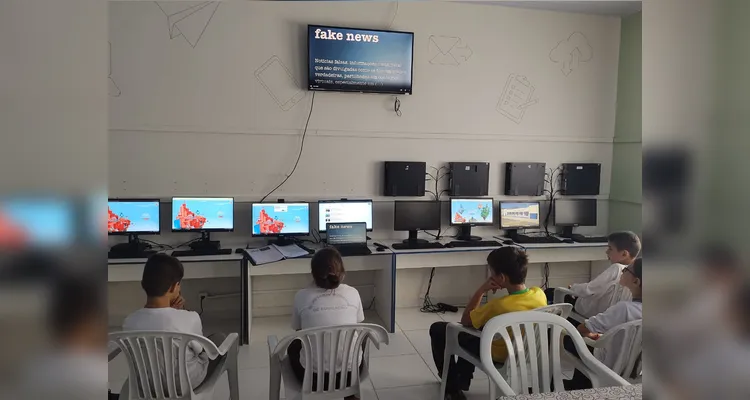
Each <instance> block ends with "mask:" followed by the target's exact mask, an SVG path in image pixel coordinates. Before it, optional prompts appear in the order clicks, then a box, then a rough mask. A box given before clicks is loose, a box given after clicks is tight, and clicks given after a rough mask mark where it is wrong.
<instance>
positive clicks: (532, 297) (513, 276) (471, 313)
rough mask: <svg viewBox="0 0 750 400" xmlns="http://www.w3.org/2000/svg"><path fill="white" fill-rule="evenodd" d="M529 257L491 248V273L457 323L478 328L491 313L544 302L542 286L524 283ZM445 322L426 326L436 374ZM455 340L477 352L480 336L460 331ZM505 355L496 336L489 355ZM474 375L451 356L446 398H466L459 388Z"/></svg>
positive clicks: (440, 366) (510, 249)
mask: <svg viewBox="0 0 750 400" xmlns="http://www.w3.org/2000/svg"><path fill="white" fill-rule="evenodd" d="M528 263H529V258H528V256H527V255H526V253H525V252H524V251H523V250H521V249H520V248H518V247H501V248H499V249H495V250H493V251H492V252H491V253H490V254H489V255H488V256H487V265H488V266H489V269H490V273H491V276H490V278H489V279H487V281H486V282H485V283H484V284H482V286H480V287H479V289H477V291H476V293H474V295H473V296H472V297H471V299H470V300H469V302H468V304H467V305H466V309H465V310H464V314H463V316H462V317H461V325H464V326H466V327H470V328H475V329H482V327H484V325H485V324H486V323H487V322H488V321H489V320H490V319H492V318H493V317H496V316H498V315H501V314H505V313H509V312H514V311H529V310H533V309H535V308H539V307H544V306H546V305H547V297H546V296H545V295H544V292H543V291H542V289H540V288H538V287H531V288H527V287H526V284H525V282H526V273H527V271H528V268H527V266H528ZM498 289H507V290H508V295H507V296H505V297H501V298H497V299H493V300H491V301H489V302H488V303H487V304H485V305H483V306H480V302H481V301H482V297H484V295H485V293H487V292H488V291H490V290H491V291H493V293H494V292H495V291H497V290H498ZM447 324H448V323H447V322H436V323H434V324H432V326H430V338H431V341H432V358H433V360H434V361H435V366H436V367H437V370H438V373H439V374H440V376H442V375H443V357H444V356H445V330H446V325H447ZM458 342H459V344H460V345H461V347H463V348H464V349H465V350H466V351H468V352H470V353H473V354H476V355H479V342H480V339H479V338H478V337H476V336H472V335H469V334H465V333H461V334H459V335H458ZM507 356H508V351H507V349H506V347H505V343H504V342H503V341H502V340H496V341H494V342H493V343H492V358H493V359H494V360H495V361H496V362H503V361H505V359H506V358H507ZM473 375H474V365H473V364H471V363H470V362H468V361H466V360H464V359H462V358H458V361H456V360H455V359H454V360H451V364H450V367H449V368H448V382H447V389H446V392H445V399H446V400H456V399H459V400H463V399H466V396H465V395H464V393H463V391H465V390H469V386H470V385H471V379H472V378H473Z"/></svg>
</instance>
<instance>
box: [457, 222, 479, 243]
mask: <svg viewBox="0 0 750 400" xmlns="http://www.w3.org/2000/svg"><path fill="white" fill-rule="evenodd" d="M456 239H458V240H463V241H466V242H474V241H479V240H482V238H481V237H479V236H471V225H460V226H459V228H458V236H456Z"/></svg>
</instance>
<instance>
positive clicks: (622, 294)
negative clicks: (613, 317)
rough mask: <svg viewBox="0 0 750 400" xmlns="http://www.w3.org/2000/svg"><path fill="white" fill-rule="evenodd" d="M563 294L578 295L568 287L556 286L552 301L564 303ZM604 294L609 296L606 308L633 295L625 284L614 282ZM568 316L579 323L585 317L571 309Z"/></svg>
mask: <svg viewBox="0 0 750 400" xmlns="http://www.w3.org/2000/svg"><path fill="white" fill-rule="evenodd" d="M565 295H570V296H573V297H578V295H576V294H575V292H573V291H572V290H570V289H568V288H564V287H558V288H555V295H554V297H553V300H552V301H553V302H554V303H555V304H559V303H565ZM605 296H609V305H608V306H607V308H609V307H612V306H613V305H615V304H617V303H619V302H621V301H627V300H630V299H631V298H632V297H633V294H632V293H630V290H628V289H627V288H626V287H625V286H622V285H620V284H619V283H615V284H613V285H612V286H610V287H609V289H608V291H607V294H605ZM603 311H604V310H602V312H603ZM570 318H573V319H574V320H576V321H578V322H580V323H583V321H585V320H586V318H587V317H586V316H583V315H581V314H579V313H577V312H576V311H575V310H573V312H572V313H570Z"/></svg>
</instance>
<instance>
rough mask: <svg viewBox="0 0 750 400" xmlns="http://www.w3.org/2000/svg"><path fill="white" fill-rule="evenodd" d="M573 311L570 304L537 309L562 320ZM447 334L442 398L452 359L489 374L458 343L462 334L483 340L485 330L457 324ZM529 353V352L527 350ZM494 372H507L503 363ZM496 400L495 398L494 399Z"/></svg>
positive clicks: (448, 326)
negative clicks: (459, 360) (459, 358)
mask: <svg viewBox="0 0 750 400" xmlns="http://www.w3.org/2000/svg"><path fill="white" fill-rule="evenodd" d="M572 310H573V305H571V304H568V303H562V304H551V305H548V306H544V307H539V308H537V309H535V311H538V312H542V313H549V314H553V315H557V316H560V317H561V318H568V316H569V315H570V312H571V311H572ZM446 330H447V332H446V333H445V340H446V342H445V356H444V359H443V375H442V381H441V383H440V394H441V396H440V398H441V399H442V398H445V390H446V388H447V384H448V369H449V365H450V360H451V357H456V356H457V357H461V358H463V359H464V360H466V361H468V362H470V363H472V364H474V366H475V367H476V368H479V369H480V370H482V371H484V373H486V374H488V375H489V373H488V372H487V370H486V369H485V368H486V366H484V365H483V364H482V362H481V360H480V359H479V358H477V356H475V355H473V354H471V353H469V352H468V351H466V350H465V349H464V348H463V347H461V345H460V344H459V343H458V335H459V334H461V333H467V334H469V335H472V336H476V337H478V338H481V337H482V335H483V332H484V331H483V330H482V331H480V330H477V329H474V328H467V327H465V326H463V325H461V324H457V323H450V324H448V325H447V326H446ZM540 344H541V343H537V345H540ZM527 352H528V350H527ZM492 370H493V371H498V370H500V371H503V372H502V373H504V372H505V366H504V365H503V364H501V363H497V364H494V365H493V367H492ZM489 385H490V394H492V395H493V396H494V393H495V385H493V384H492V382H490V383H489ZM492 399H494V397H492Z"/></svg>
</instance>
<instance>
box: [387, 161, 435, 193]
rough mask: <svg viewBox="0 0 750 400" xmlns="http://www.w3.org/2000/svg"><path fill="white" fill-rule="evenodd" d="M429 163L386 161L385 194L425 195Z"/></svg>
mask: <svg viewBox="0 0 750 400" xmlns="http://www.w3.org/2000/svg"><path fill="white" fill-rule="evenodd" d="M426 173H427V163H424V162H419V161H386V162H385V189H384V193H383V195H384V196H424V193H425V187H424V186H425V176H426Z"/></svg>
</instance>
